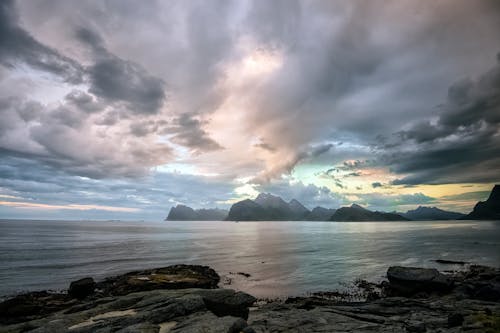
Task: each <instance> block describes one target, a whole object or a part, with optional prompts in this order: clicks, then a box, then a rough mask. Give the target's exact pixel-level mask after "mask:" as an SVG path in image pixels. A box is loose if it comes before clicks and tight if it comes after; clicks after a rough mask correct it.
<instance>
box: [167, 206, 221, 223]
mask: <svg viewBox="0 0 500 333" xmlns="http://www.w3.org/2000/svg"><path fill="white" fill-rule="evenodd" d="M226 217H227V210H224V209H218V208H212V209H196V210H195V209H193V208H191V207H188V206H185V205H177V206H175V207H172V208H171V209H170V212H169V213H168V216H167V218H166V219H165V220H166V221H222V220H224V219H225V218H226Z"/></svg>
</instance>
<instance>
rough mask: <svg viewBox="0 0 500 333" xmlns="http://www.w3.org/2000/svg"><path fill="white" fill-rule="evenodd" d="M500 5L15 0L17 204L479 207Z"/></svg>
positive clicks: (492, 169) (491, 178)
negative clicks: (257, 200) (271, 199)
mask: <svg viewBox="0 0 500 333" xmlns="http://www.w3.org/2000/svg"><path fill="white" fill-rule="evenodd" d="M498 31H500V2H499V1H497V0H484V1H483V0H477V1H468V0H440V1H432V2H429V1H425V2H424V1H417V0H414V1H410V0H405V1H401V0H398V1H389V0H387V1H361V0H360V1H308V0H304V1H292V0H283V1H279V0H275V1H260V0H255V1H226V0H223V1H215V0H213V1H201V0H200V1H196V0H188V1H160V0H158V1H154V0H152V1H146V2H141V3H138V2H137V1H134V0H95V1H94V0H88V1H77V0H38V1H12V0H3V1H1V2H0V119H1V122H0V218H74V219H86V218H91V219H114V218H119V219H124V218H128V219H148V220H155V219H162V218H163V217H164V216H165V215H166V214H167V212H168V209H169V208H170V207H171V206H172V205H175V204H177V203H183V204H188V205H191V206H193V207H196V208H199V207H228V206H229V205H230V204H231V203H233V202H235V201H237V200H240V199H243V198H248V197H254V196H255V195H256V194H257V193H258V192H271V193H274V194H277V195H281V196H283V198H285V199H287V200H289V199H291V198H296V199H298V200H300V201H302V202H303V203H304V204H305V205H306V206H308V207H309V208H313V207H314V206H316V205H323V206H326V207H338V206H341V205H346V204H349V203H351V202H357V203H359V204H362V205H364V206H366V207H368V208H371V209H380V210H387V211H391V210H399V211H406V210H407V209H409V208H413V207H416V206H418V205H426V206H439V207H442V208H446V209H452V210H456V211H462V212H467V211H469V210H470V209H471V208H472V206H473V205H474V203H475V202H476V201H477V200H480V199H485V198H486V197H487V194H488V191H489V190H490V189H491V187H492V185H493V184H494V183H496V182H499V181H500V171H499V170H500V126H499V124H500V39H499V38H498Z"/></svg>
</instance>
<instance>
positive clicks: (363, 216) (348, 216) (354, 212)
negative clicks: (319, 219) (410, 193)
mask: <svg viewBox="0 0 500 333" xmlns="http://www.w3.org/2000/svg"><path fill="white" fill-rule="evenodd" d="M407 220H408V219H407V218H405V217H403V216H401V215H399V214H394V213H384V212H372V211H371V210H368V209H365V208H363V207H361V206H359V205H356V204H352V205H351V207H342V208H339V209H337V210H336V211H335V213H334V214H333V215H332V217H331V218H330V221H354V222H357V221H407Z"/></svg>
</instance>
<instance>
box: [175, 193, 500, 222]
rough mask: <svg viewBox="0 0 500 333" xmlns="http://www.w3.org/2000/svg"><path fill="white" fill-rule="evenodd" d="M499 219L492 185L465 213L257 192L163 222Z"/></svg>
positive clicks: (182, 211) (182, 210)
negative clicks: (331, 204)
mask: <svg viewBox="0 0 500 333" xmlns="http://www.w3.org/2000/svg"><path fill="white" fill-rule="evenodd" d="M460 219H462V220H499V219H500V185H495V187H494V188H493V190H492V191H491V194H490V196H489V198H488V200H486V201H484V202H483V201H480V202H478V203H477V204H476V205H475V207H474V209H473V211H472V212H471V213H469V214H467V215H466V214H462V213H458V212H450V211H446V210H442V209H439V208H437V207H423V206H419V207H418V208H416V209H413V210H409V211H407V212H406V213H399V212H390V213H387V212H379V211H371V210H368V209H366V208H364V207H362V206H360V205H358V204H352V205H351V206H349V207H341V208H338V209H334V208H325V207H320V206H318V207H315V208H313V209H312V210H309V209H308V208H306V207H305V206H304V205H303V204H302V203H300V202H299V201H298V200H296V199H292V200H290V201H289V202H286V201H285V200H283V199H282V198H280V197H279V196H275V195H272V194H270V193H260V194H259V195H258V196H257V197H256V198H255V199H254V200H251V199H245V200H242V201H238V202H236V203H235V204H233V205H232V206H231V208H230V209H229V211H227V210H224V209H218V208H214V209H196V210H195V209H193V208H191V207H188V206H185V205H177V206H175V207H172V208H171V209H170V212H169V214H168V216H167V218H166V219H165V220H166V221H224V220H227V221H353V222H357V221H440V220H460Z"/></svg>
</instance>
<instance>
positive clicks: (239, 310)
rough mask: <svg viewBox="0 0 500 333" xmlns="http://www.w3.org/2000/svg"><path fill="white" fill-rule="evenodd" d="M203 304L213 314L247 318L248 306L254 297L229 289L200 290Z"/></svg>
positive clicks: (254, 299)
mask: <svg viewBox="0 0 500 333" xmlns="http://www.w3.org/2000/svg"><path fill="white" fill-rule="evenodd" d="M201 294H202V297H203V301H204V302H205V306H206V307H207V308H208V309H209V310H210V311H212V312H213V313H214V314H215V315H217V316H219V317H222V316H233V317H241V318H244V319H247V318H248V312H249V310H248V308H249V307H250V306H251V305H252V304H253V303H254V302H255V301H256V298H255V297H253V296H251V295H249V294H246V293H244V292H241V291H240V292H236V293H234V292H233V291H232V290H230V289H219V290H217V291H215V292H207V293H204V292H201Z"/></svg>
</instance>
